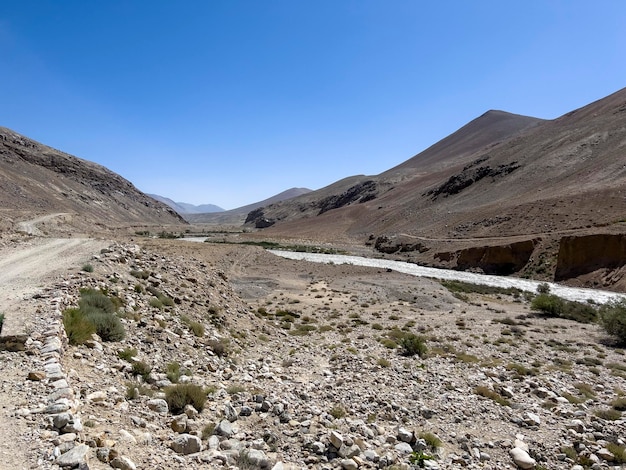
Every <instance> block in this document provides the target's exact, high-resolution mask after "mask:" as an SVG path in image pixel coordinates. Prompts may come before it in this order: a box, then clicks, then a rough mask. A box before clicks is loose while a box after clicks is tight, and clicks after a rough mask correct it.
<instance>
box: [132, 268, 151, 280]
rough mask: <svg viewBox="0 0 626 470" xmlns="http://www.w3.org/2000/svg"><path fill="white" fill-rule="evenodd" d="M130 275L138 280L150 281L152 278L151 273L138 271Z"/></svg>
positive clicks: (133, 270)
mask: <svg viewBox="0 0 626 470" xmlns="http://www.w3.org/2000/svg"><path fill="white" fill-rule="evenodd" d="M130 275H131V276H133V277H136V278H137V279H148V278H149V277H150V273H149V272H148V271H138V270H136V269H132V270H131V271H130Z"/></svg>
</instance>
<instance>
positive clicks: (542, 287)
mask: <svg viewBox="0 0 626 470" xmlns="http://www.w3.org/2000/svg"><path fill="white" fill-rule="evenodd" d="M537 293H538V294H549V293H550V285H549V284H548V283H547V282H542V283H541V284H539V285H538V286H537Z"/></svg>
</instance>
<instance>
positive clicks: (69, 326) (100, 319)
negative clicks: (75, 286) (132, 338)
mask: <svg viewBox="0 0 626 470" xmlns="http://www.w3.org/2000/svg"><path fill="white" fill-rule="evenodd" d="M80 293H81V296H80V300H79V301H78V308H69V309H66V310H65V311H64V312H63V326H64V327H65V332H66V334H67V337H68V339H69V342H70V344H73V345H78V344H83V343H84V342H85V341H87V340H89V339H90V338H91V335H93V334H94V333H97V334H98V336H100V338H101V339H102V340H103V341H121V340H122V339H124V337H125V335H126V333H125V331H124V325H122V322H121V321H120V319H119V317H118V316H117V315H116V313H115V312H116V310H117V307H116V303H121V301H120V300H119V299H118V298H110V297H109V296H107V295H106V294H105V293H103V292H102V291H100V290H96V289H81V291H80ZM114 300H115V301H114Z"/></svg>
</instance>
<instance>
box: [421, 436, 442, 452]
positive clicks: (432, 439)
mask: <svg viewBox="0 0 626 470" xmlns="http://www.w3.org/2000/svg"><path fill="white" fill-rule="evenodd" d="M419 437H420V439H424V441H426V444H427V445H428V446H429V447H430V448H431V449H438V448H439V447H441V444H442V442H441V439H439V438H438V437H437V436H436V435H435V434H433V433H432V432H422V433H420V435H419Z"/></svg>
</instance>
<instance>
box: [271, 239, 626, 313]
mask: <svg viewBox="0 0 626 470" xmlns="http://www.w3.org/2000/svg"><path fill="white" fill-rule="evenodd" d="M268 251H269V252H270V253H273V254H274V255H276V256H282V257H283V258H289V259H295V260H304V261H311V262H314V263H327V264H333V263H334V264H353V265H355V266H368V267H372V268H382V269H392V270H394V271H398V272H401V273H405V274H410V275H412V276H421V277H430V278H435V279H444V280H454V281H464V282H470V283H472V284H486V285H489V286H495V287H517V288H518V289H521V290H524V291H529V292H537V286H538V285H539V284H542V283H543V282H540V281H531V280H528V279H520V278H516V277H510V276H507V277H505V276H494V275H489V274H477V273H470V272H467V271H455V270H452V269H442V268H429V267H426V266H418V265H417V264H412V263H405V262H403V261H392V260H386V259H375V258H363V257H361V256H349V255H327V254H320V253H301V252H294V251H281V250H268ZM547 284H548V285H549V286H550V292H551V293H553V294H555V295H558V296H559V297H562V298H564V299H568V300H576V301H578V302H586V301H587V300H593V301H594V302H597V303H600V304H603V303H606V302H608V301H610V300H613V299H616V300H617V299H626V295H624V294H618V293H615V292H609V291H603V290H597V289H583V288H577V287H566V286H562V285H560V284H555V283H551V282H548V283H547Z"/></svg>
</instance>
